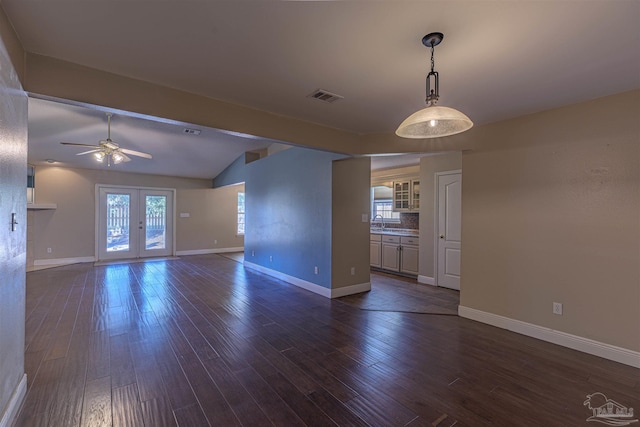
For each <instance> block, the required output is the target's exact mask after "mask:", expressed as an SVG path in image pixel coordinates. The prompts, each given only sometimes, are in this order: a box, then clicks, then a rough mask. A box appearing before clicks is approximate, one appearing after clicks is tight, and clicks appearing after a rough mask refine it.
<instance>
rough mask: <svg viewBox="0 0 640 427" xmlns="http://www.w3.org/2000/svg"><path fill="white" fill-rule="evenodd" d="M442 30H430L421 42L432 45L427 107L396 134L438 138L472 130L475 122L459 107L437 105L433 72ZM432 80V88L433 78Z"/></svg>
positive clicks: (412, 117) (435, 76)
mask: <svg viewBox="0 0 640 427" xmlns="http://www.w3.org/2000/svg"><path fill="white" fill-rule="evenodd" d="M443 38H444V35H443V34H442V33H429V34H427V35H426V36H424V37H423V38H422V44H423V45H425V46H426V47H429V48H431V72H430V73H429V74H427V79H426V86H427V91H426V93H427V98H426V100H425V101H426V103H427V107H426V108H423V109H422V110H420V111H416V112H415V113H413V114H412V115H410V116H409V117H407V118H406V119H405V121H403V122H402V123H401V124H400V126H399V127H398V129H397V130H396V135H398V136H401V137H403V138H414V139H423V138H438V137H442V136H449V135H455V134H456V133H460V132H464V131H466V130H469V129H471V127H472V126H473V122H472V121H471V120H470V119H469V117H467V116H466V115H464V114H463V113H461V112H460V111H458V110H455V109H453V108H449V107H441V106H437V105H436V102H438V98H439V97H440V93H439V86H440V85H439V80H438V72H437V71H434V69H433V68H434V60H433V51H434V48H435V47H436V46H438V45H439V44H440V42H442V39H443ZM432 80H433V89H432V88H431V81H432Z"/></svg>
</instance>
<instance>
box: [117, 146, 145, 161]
mask: <svg viewBox="0 0 640 427" xmlns="http://www.w3.org/2000/svg"><path fill="white" fill-rule="evenodd" d="M120 151H122V152H123V153H126V154H130V155H132V156H138V157H144V158H145V159H153V156H152V155H151V154H147V153H143V152H140V151H135V150H129V149H127V148H121V149H120Z"/></svg>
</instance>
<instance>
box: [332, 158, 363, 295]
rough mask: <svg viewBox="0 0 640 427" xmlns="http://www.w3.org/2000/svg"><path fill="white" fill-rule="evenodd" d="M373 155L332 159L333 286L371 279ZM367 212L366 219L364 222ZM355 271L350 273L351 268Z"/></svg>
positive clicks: (333, 287) (356, 283)
mask: <svg viewBox="0 0 640 427" xmlns="http://www.w3.org/2000/svg"><path fill="white" fill-rule="evenodd" d="M370 175H371V158H369V157H361V158H352V159H344V160H336V161H334V162H333V175H332V177H331V179H332V190H331V198H332V205H333V209H332V211H331V222H332V224H331V288H332V289H335V288H341V287H344V286H350V285H358V284H361V283H369V282H370V274H369V231H370V230H369V221H368V218H369V212H370V196H369V194H370V181H371V178H370ZM363 215H365V216H366V218H367V220H365V221H364V222H363V221H362V216H363ZM352 267H353V268H355V274H353V275H352V274H351V268H352Z"/></svg>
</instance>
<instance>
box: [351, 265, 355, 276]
mask: <svg viewBox="0 0 640 427" xmlns="http://www.w3.org/2000/svg"><path fill="white" fill-rule="evenodd" d="M351 275H352V276H355V275H356V268H355V267H351Z"/></svg>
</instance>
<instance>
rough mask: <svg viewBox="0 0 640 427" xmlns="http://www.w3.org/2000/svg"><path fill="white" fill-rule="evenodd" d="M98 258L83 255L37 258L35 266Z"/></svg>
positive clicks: (89, 260) (76, 262)
mask: <svg viewBox="0 0 640 427" xmlns="http://www.w3.org/2000/svg"><path fill="white" fill-rule="evenodd" d="M95 260H96V258H95V257H92V256H83V257H75V258H52V259H37V260H35V261H33V265H34V266H36V267H37V266H41V265H68V264H78V263H81V262H95Z"/></svg>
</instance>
